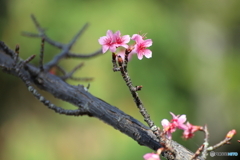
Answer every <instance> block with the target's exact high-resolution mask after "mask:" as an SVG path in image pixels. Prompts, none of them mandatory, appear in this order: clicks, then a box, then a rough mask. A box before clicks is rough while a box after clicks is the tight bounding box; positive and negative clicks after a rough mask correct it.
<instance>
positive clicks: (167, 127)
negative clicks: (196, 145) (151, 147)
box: [143, 112, 203, 160]
mask: <svg viewBox="0 0 240 160" xmlns="http://www.w3.org/2000/svg"><path fill="white" fill-rule="evenodd" d="M170 114H171V115H172V120H171V121H168V120H167V119H163V120H162V121H161V123H162V126H163V132H164V133H165V134H166V136H167V138H169V139H171V138H172V133H173V132H175V131H176V129H182V130H183V131H184V132H183V138H185V139H189V138H192V137H193V135H194V134H193V133H194V132H196V131H198V130H203V127H201V126H194V125H192V124H190V123H189V122H187V123H186V124H184V123H185V122H186V120H187V118H186V115H181V116H180V115H177V116H176V115H175V114H173V113H172V112H170ZM162 150H163V149H162V148H160V149H158V151H157V153H147V154H145V155H144V156H143V158H144V159H145V160H160V157H159V155H160V154H161V152H162Z"/></svg>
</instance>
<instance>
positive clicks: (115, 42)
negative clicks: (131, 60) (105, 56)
mask: <svg viewBox="0 0 240 160" xmlns="http://www.w3.org/2000/svg"><path fill="white" fill-rule="evenodd" d="M129 41H130V36H129V35H125V36H122V37H121V32H120V31H117V32H116V33H113V32H112V31H111V30H108V31H107V33H106V36H103V37H100V38H99V39H98V42H99V44H100V45H102V52H103V53H105V52H107V50H110V51H111V52H115V51H116V48H117V47H120V46H122V47H124V48H128V45H127V44H126V43H128V42H129Z"/></svg>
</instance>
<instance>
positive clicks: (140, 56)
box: [137, 52, 143, 60]
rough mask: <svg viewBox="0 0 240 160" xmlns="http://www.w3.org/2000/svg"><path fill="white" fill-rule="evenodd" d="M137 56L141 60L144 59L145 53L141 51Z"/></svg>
mask: <svg viewBox="0 0 240 160" xmlns="http://www.w3.org/2000/svg"><path fill="white" fill-rule="evenodd" d="M137 57H138V59H139V60H142V59H143V54H142V53H140V52H139V53H138V54H137Z"/></svg>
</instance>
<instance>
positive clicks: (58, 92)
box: [0, 41, 200, 160]
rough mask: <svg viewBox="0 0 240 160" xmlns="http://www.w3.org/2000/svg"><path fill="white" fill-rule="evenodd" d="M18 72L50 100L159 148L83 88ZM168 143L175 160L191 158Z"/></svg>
mask: <svg viewBox="0 0 240 160" xmlns="http://www.w3.org/2000/svg"><path fill="white" fill-rule="evenodd" d="M6 48H7V47H6V46H5V45H4V43H3V42H1V41H0V66H4V67H6V68H11V67H12V66H13V64H14V60H13V58H12V57H11V56H9V54H6ZM10 52H13V51H10ZM3 70H4V69H3ZM5 71H6V72H7V73H10V74H12V75H15V76H16V75H17V74H16V73H15V72H14V71H12V70H5ZM20 72H21V73H22V74H23V75H24V76H25V77H27V78H28V79H29V80H30V81H31V82H33V83H34V84H35V85H37V86H38V87H39V88H40V89H42V90H45V91H46V92H49V93H51V94H52V95H53V96H54V97H56V98H58V99H62V100H64V101H66V102H69V103H71V104H73V105H74V106H76V107H78V108H80V109H84V111H86V112H87V113H88V114H87V115H91V116H93V117H96V118H98V119H100V120H102V121H104V122H105V123H107V124H109V125H111V126H112V127H114V128H115V129H117V130H119V131H121V132H122V133H124V134H126V135H128V136H129V137H131V138H132V139H134V140H135V141H137V142H138V143H139V144H140V145H144V146H147V147H149V148H151V149H153V150H157V149H158V148H160V147H161V145H160V144H159V142H158V140H157V138H156V136H155V135H154V134H153V133H152V131H151V130H150V128H148V127H146V126H145V125H143V124H142V123H141V122H139V121H137V120H136V119H134V118H133V117H131V116H129V115H127V114H125V113H124V112H123V111H121V110H119V109H118V108H116V107H114V106H112V105H110V104H108V103H107V102H105V101H103V100H101V99H99V98H97V97H95V96H93V95H92V94H91V93H89V92H88V91H87V90H86V88H85V87H84V86H82V85H78V86H73V85H69V84H67V83H66V82H64V81H63V80H62V79H61V78H59V77H57V76H55V75H52V74H50V73H48V72H40V69H39V68H37V67H35V66H33V65H30V64H26V67H24V68H22V69H21V71H20ZM169 144H171V146H172V149H173V150H174V151H175V153H176V158H175V159H176V160H177V159H179V160H180V159H181V160H189V159H191V157H192V156H193V155H194V154H193V153H192V152H190V151H189V150H187V149H186V148H184V147H183V146H181V145H180V144H178V143H176V142H175V141H172V140H169ZM164 156H165V157H166V158H169V157H171V155H169V153H164ZM169 159H170V158H169ZM199 159H200V158H199Z"/></svg>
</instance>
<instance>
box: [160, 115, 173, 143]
mask: <svg viewBox="0 0 240 160" xmlns="http://www.w3.org/2000/svg"><path fill="white" fill-rule="evenodd" d="M161 123H162V126H163V130H164V132H165V133H166V135H167V137H168V138H169V139H172V133H173V132H175V131H176V127H175V126H174V125H173V124H172V123H170V122H169V121H168V120H167V119H163V120H162V121H161Z"/></svg>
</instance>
